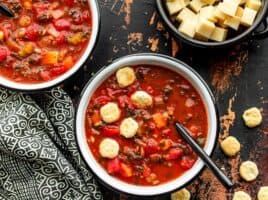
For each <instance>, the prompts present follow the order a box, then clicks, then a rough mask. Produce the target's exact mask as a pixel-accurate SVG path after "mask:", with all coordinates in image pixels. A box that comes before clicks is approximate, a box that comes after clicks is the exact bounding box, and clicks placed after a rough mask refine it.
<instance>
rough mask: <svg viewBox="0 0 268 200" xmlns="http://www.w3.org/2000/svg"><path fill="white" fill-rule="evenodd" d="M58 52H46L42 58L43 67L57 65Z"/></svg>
mask: <svg viewBox="0 0 268 200" xmlns="http://www.w3.org/2000/svg"><path fill="white" fill-rule="evenodd" d="M58 58H59V52H58V51H47V52H46V53H45V54H44V55H43V58H42V64H43V65H54V64H57V63H58Z"/></svg>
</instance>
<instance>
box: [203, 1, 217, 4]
mask: <svg viewBox="0 0 268 200" xmlns="http://www.w3.org/2000/svg"><path fill="white" fill-rule="evenodd" d="M201 1H202V2H203V3H205V4H208V5H213V4H214V3H215V2H216V0H201Z"/></svg>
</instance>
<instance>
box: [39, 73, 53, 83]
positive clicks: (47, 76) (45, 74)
mask: <svg viewBox="0 0 268 200" xmlns="http://www.w3.org/2000/svg"><path fill="white" fill-rule="evenodd" d="M39 75H40V77H41V78H42V80H44V81H48V80H50V79H51V77H50V73H49V72H48V71H40V72H39Z"/></svg>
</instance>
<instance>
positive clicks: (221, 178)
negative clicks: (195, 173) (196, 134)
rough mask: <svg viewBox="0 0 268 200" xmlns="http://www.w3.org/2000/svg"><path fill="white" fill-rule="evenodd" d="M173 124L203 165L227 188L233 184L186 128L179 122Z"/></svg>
mask: <svg viewBox="0 0 268 200" xmlns="http://www.w3.org/2000/svg"><path fill="white" fill-rule="evenodd" d="M175 126H176V129H177V131H178V132H179V133H180V135H181V136H182V137H183V139H184V140H186V142H187V143H188V144H189V145H190V146H191V147H192V149H193V150H194V152H195V153H197V154H198V156H199V157H200V158H201V159H202V160H203V161H204V162H205V165H206V166H207V167H208V168H209V169H211V171H212V172H213V173H214V175H215V176H216V177H217V178H218V179H219V181H221V183H222V184H224V185H225V186H226V187H227V188H231V187H232V186H233V185H234V184H233V183H232V181H231V180H230V179H229V178H228V177H227V176H226V175H225V174H224V173H223V172H222V171H221V170H220V169H219V168H218V167H217V166H216V164H215V163H214V162H213V161H212V160H211V158H210V157H209V156H208V155H207V154H206V152H205V151H204V150H203V149H202V148H201V147H200V146H199V145H198V144H197V143H196V142H195V141H194V139H193V138H192V137H191V136H190V134H189V132H188V131H187V129H186V128H185V127H184V126H183V125H181V124H180V123H179V122H176V123H175Z"/></svg>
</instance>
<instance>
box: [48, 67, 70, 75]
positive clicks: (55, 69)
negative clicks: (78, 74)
mask: <svg viewBox="0 0 268 200" xmlns="http://www.w3.org/2000/svg"><path fill="white" fill-rule="evenodd" d="M67 70H68V69H67V68H65V67H64V66H57V67H53V68H51V69H50V74H51V75H52V76H58V75H61V74H63V73H65V72H66V71H67Z"/></svg>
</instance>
